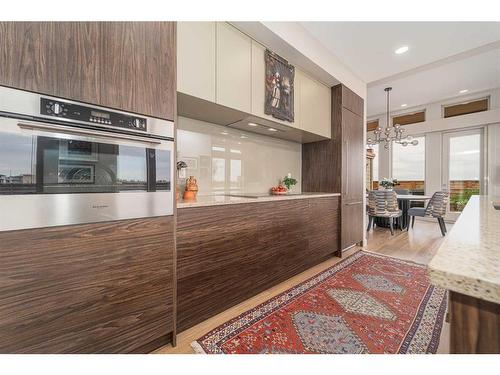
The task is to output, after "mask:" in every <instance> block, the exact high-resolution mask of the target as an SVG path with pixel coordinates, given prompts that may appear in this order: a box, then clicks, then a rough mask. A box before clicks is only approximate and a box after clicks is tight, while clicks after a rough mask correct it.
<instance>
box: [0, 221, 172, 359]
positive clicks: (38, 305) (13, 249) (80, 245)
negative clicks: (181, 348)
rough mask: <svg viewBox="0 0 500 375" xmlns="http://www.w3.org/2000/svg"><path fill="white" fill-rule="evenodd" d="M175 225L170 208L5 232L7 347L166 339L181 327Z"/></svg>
mask: <svg viewBox="0 0 500 375" xmlns="http://www.w3.org/2000/svg"><path fill="white" fill-rule="evenodd" d="M173 225H174V224H173V217H171V216H170V217H159V218H148V219H134V220H124V221H116V222H107V223H98V224H85V225H75V226H61V227H52V228H42V229H29V230H22V231H12V232H0V275H2V277H1V288H0V301H1V304H0V352H1V353H128V352H147V351H149V350H152V349H154V348H155V345H156V347H158V346H160V345H162V344H166V343H167V342H168V341H169V340H170V338H171V335H172V332H173V329H174V321H173V320H174V317H173V316H174V315H173V302H174V292H173V290H174V288H173V286H174V279H173V264H174V259H173V254H174V249H173V235H174V228H173ZM151 343H154V344H155V345H151Z"/></svg>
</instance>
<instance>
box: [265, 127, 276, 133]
mask: <svg viewBox="0 0 500 375" xmlns="http://www.w3.org/2000/svg"><path fill="white" fill-rule="evenodd" d="M267 130H269V131H270V132H277V130H276V129H275V128H269V129H267Z"/></svg>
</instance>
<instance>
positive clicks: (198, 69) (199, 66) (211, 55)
mask: <svg viewBox="0 0 500 375" xmlns="http://www.w3.org/2000/svg"><path fill="white" fill-rule="evenodd" d="M215 71H216V22H178V23H177V91H179V92H182V93H184V94H188V95H192V96H195V97H197V98H201V99H204V100H208V101H210V102H215Z"/></svg>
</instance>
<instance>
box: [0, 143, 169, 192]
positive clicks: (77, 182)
mask: <svg viewBox="0 0 500 375" xmlns="http://www.w3.org/2000/svg"><path fill="white" fill-rule="evenodd" d="M170 158H171V155H170V151H168V150H155V149H149V148H146V147H142V146H131V145H120V144H112V143H109V144H108V143H97V142H88V141H82V140H78V139H60V138H56V137H46V136H26V135H17V134H14V135H10V134H5V133H4V134H1V133H0V194H36V193H38V194H67V193H117V192H126V191H157V190H168V191H169V190H170V168H171V161H170Z"/></svg>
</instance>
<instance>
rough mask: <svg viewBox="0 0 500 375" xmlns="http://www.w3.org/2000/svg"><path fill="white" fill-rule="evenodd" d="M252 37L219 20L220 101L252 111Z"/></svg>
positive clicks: (218, 88) (236, 107) (218, 80)
mask: <svg viewBox="0 0 500 375" xmlns="http://www.w3.org/2000/svg"><path fill="white" fill-rule="evenodd" d="M251 87H252V40H251V39H250V38H249V37H248V36H246V35H245V34H243V33H241V32H240V31H238V30H237V29H235V28H234V27H232V26H231V25H229V24H227V23H225V22H217V89H216V93H217V95H216V102H217V103H218V104H221V105H224V106H226V107H230V108H234V109H238V110H240V111H243V112H247V113H250V111H251V107H252V98H251Z"/></svg>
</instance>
